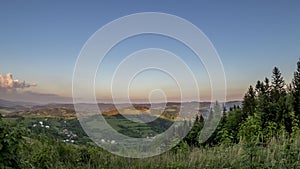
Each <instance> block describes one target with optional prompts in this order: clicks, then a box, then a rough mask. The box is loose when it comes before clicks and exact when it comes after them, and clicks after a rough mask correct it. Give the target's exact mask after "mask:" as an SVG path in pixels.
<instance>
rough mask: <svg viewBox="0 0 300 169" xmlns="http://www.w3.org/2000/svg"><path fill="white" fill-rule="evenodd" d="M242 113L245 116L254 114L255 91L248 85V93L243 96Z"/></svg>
mask: <svg viewBox="0 0 300 169" xmlns="http://www.w3.org/2000/svg"><path fill="white" fill-rule="evenodd" d="M242 104H243V113H244V114H245V115H246V116H252V115H253V114H254V112H255V107H256V100H255V90H254V89H253V87H252V86H251V85H250V87H249V89H248V92H247V93H246V94H245V96H244V100H243V103H242Z"/></svg>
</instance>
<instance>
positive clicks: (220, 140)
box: [184, 60, 300, 146]
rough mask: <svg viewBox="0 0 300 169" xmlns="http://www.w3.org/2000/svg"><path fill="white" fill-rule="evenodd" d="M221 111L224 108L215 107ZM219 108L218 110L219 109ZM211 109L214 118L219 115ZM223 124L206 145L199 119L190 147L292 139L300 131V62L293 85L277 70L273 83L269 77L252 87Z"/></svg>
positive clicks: (224, 117) (189, 137) (225, 112)
mask: <svg viewBox="0 0 300 169" xmlns="http://www.w3.org/2000/svg"><path fill="white" fill-rule="evenodd" d="M215 107H218V108H217V109H218V110H220V105H219V104H218V103H216V104H215ZM215 109H216V108H214V110H215ZM214 110H211V111H210V115H211V114H214V113H217V112H216V111H214ZM221 114H222V118H221V121H220V123H219V125H218V127H217V129H216V130H215V132H214V133H213V134H212V136H211V137H210V138H209V139H208V140H207V141H206V142H205V143H202V144H200V142H199V135H200V131H201V129H202V127H203V125H204V120H203V118H202V116H199V117H197V119H196V122H195V124H194V126H193V128H192V130H191V132H190V133H189V134H188V135H187V136H186V138H185V139H184V143H187V144H188V145H190V146H201V145H211V146H212V145H219V144H235V143H239V142H241V141H246V142H251V141H252V142H260V143H262V144H264V143H268V141H270V139H271V138H273V137H276V136H278V135H280V134H283V133H284V134H285V135H286V136H287V137H290V136H291V135H292V134H296V132H298V131H299V128H300V123H299V121H300V60H299V61H298V62H297V69H296V71H295V72H294V76H293V79H292V82H291V83H286V82H285V81H284V78H283V77H282V74H281V72H280V70H279V68H277V67H274V69H273V72H272V77H271V80H270V79H269V78H267V77H266V78H265V79H264V80H262V81H261V80H259V81H257V83H256V85H255V86H252V85H250V87H249V89H248V91H247V93H246V94H245V96H244V99H243V101H242V107H239V106H234V107H232V108H230V110H225V109H224V110H223V111H222V113H221Z"/></svg>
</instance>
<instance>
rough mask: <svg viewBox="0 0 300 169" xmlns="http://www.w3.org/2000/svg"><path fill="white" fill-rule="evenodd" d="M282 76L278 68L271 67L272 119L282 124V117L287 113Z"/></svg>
mask: <svg viewBox="0 0 300 169" xmlns="http://www.w3.org/2000/svg"><path fill="white" fill-rule="evenodd" d="M284 87H285V83H284V80H283V77H282V76H281V72H280V70H279V69H278V68H277V67H275V68H274V69H273V76H272V87H271V107H270V109H271V115H272V121H273V122H275V123H277V124H278V127H280V125H279V124H281V125H284V124H283V123H284V117H285V116H286V114H288V112H287V110H286V91H285V88H284Z"/></svg>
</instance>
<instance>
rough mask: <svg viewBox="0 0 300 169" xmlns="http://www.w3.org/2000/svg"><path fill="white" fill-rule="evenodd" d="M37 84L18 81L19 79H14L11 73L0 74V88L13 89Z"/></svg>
mask: <svg viewBox="0 0 300 169" xmlns="http://www.w3.org/2000/svg"><path fill="white" fill-rule="evenodd" d="M33 86H37V84H35V83H26V82H25V81H23V82H20V81H19V80H14V79H13V76H12V74H10V73H8V74H7V75H2V74H0V89H2V90H3V89H4V90H15V89H18V88H20V89H23V88H28V87H33Z"/></svg>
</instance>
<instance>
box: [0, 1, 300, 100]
mask: <svg viewBox="0 0 300 169" xmlns="http://www.w3.org/2000/svg"><path fill="white" fill-rule="evenodd" d="M299 8H300V2H299V1H296V0H295V1H283V0H282V1H277V0H272V1H271V0H264V1H260V0H253V1H243V2H242V1H237V0H236V1H232V0H229V1H196V0H195V1H188V2H186V1H171V0H165V1H155V0H153V1H128V0H124V1H113V0H112V1H89V2H84V1H71V0H65V1H37V0H36V1H30V0H28V1H21V0H19V1H16V0H10V1H8V0H7V1H6V0H4V1H1V2H0V59H1V60H0V74H2V77H4V76H5V77H6V74H8V73H11V74H12V79H11V83H12V84H19V83H21V82H22V83H21V86H23V87H20V85H15V87H12V86H10V87H9V85H8V86H6V87H3V85H2V87H1V88H0V99H7V100H17V101H30V102H43V103H47V102H67V101H70V100H71V99H70V98H71V97H72V76H73V71H74V66H75V63H76V59H77V57H78V55H79V53H80V51H81V49H82V47H83V46H84V44H85V43H86V41H87V40H88V39H89V38H90V37H91V36H92V35H93V34H94V33H95V32H96V31H97V30H98V29H100V28H101V27H103V26H104V25H106V24H108V23H109V22H111V21H113V20H115V19H118V18H120V17H123V16H126V15H130V14H134V13H140V12H162V13H168V14H172V15H176V16H178V17H181V18H184V19H186V20H187V21H189V22H191V23H192V24H194V25H195V26H197V27H198V28H199V29H200V30H201V31H202V32H203V33H205V35H206V36H207V37H208V38H209V40H210V41H211V43H212V44H213V45H214V47H215V49H216V50H217V52H218V54H219V57H220V59H221V61H222V64H223V67H224V73H225V75H226V83H227V100H240V99H242V97H243V95H244V93H245V91H246V90H247V88H248V87H249V85H255V83H256V81H257V80H262V79H264V78H265V77H271V74H272V69H273V67H274V66H277V67H279V69H280V70H281V72H282V75H283V77H284V79H285V81H286V82H287V83H290V82H291V79H292V76H293V72H294V71H295V70H296V62H297V61H298V59H299V57H300V47H299V46H300V19H299V17H300V10H299ZM143 48H163V49H165V50H169V51H172V52H173V53H175V54H178V55H179V56H180V57H181V59H182V60H183V61H184V62H185V63H187V65H188V66H189V68H190V69H191V70H192V72H193V73H194V75H195V77H196V80H197V82H198V84H199V91H200V95H201V96H202V100H208V99H209V96H210V94H209V92H210V89H209V78H208V75H207V72H206V70H205V67H204V66H203V64H201V63H200V62H199V61H196V60H195V56H194V54H193V53H192V52H191V51H190V50H189V49H188V48H186V47H185V46H184V45H182V44H181V43H179V42H177V41H176V40H174V39H170V38H168V37H163V36H157V35H143V36H137V37H131V38H129V39H127V40H125V41H123V42H121V43H120V44H118V45H117V46H116V47H115V48H114V50H112V51H111V52H110V53H108V55H107V56H106V58H105V59H104V61H103V63H101V64H100V65H99V68H98V71H97V72H98V73H97V75H96V79H95V84H96V86H97V87H96V89H95V92H96V97H97V99H99V100H101V99H102V100H103V101H105V100H109V99H110V98H111V92H110V87H111V85H110V82H111V77H112V75H113V72H114V70H115V67H116V65H118V63H120V61H122V59H124V58H125V57H126V56H127V55H130V54H131V53H132V52H134V51H136V50H141V49H143ZM149 57H150V58H151V56H149ZM142 62H143V60H141V61H140V63H142ZM169 64H171V63H169ZM179 77H180V76H179ZM181 78H184V76H181ZM0 79H1V78H0ZM2 79H4V78H2ZM5 79H7V78H5ZM17 79H18V80H19V81H16V80H17ZM23 81H25V82H24V83H23ZM82 83H84V82H82ZM3 84H4V83H3ZM31 84H34V85H31ZM126 85H127V84H126ZM0 86H1V85H0ZM123 86H124V85H123V84H122V83H119V84H118V85H116V86H115V88H116V89H117V90H116V91H117V93H118V92H119V93H120V92H122V91H121V89H122V87H123ZM183 86H185V87H187V86H188V85H187V84H184V85H183ZM177 87H178V86H177ZM155 88H158V89H162V90H165V92H166V94H168V93H169V94H170V95H171V96H170V99H171V100H176V98H177V97H179V96H180V93H178V89H176V83H175V82H174V80H172V77H170V76H167V75H166V74H165V73H162V72H159V71H155V70H152V71H151V70H150V71H148V72H147V71H145V72H144V73H141V74H140V75H139V76H137V77H136V78H135V79H134V80H133V81H132V84H131V86H130V89H129V90H130V91H131V92H130V95H131V96H132V97H133V100H145V99H147V97H149V92H151V90H152V89H155ZM118 89H119V91H118ZM83 91H85V89H83ZM189 92H193V91H189ZM172 93H173V94H172ZM174 93H175V94H174ZM153 97H155V96H153Z"/></svg>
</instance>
